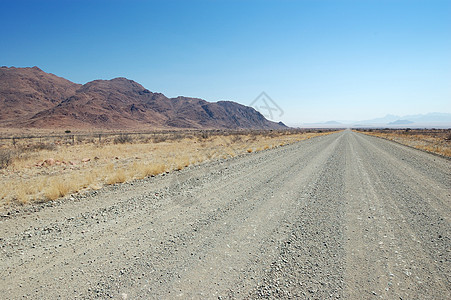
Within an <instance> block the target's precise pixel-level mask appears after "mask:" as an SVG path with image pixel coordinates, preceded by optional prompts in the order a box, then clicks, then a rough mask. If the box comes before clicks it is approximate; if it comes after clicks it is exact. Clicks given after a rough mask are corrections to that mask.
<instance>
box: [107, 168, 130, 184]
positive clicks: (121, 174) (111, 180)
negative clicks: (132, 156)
mask: <svg viewBox="0 0 451 300" xmlns="http://www.w3.org/2000/svg"><path fill="white" fill-rule="evenodd" d="M126 180H127V176H126V174H125V171H124V170H123V169H116V170H114V171H113V172H111V174H110V175H108V177H107V179H106V184H116V183H123V182H125V181H126Z"/></svg>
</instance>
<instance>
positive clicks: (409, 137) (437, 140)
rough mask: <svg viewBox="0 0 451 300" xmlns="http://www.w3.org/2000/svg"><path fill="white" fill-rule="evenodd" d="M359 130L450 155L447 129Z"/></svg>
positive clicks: (450, 144)
mask: <svg viewBox="0 0 451 300" xmlns="http://www.w3.org/2000/svg"><path fill="white" fill-rule="evenodd" d="M359 132H361V133H364V134H367V135H371V136H377V137H380V138H384V139H387V140H390V141H395V142H398V143H400V144H403V145H407V146H410V147H413V148H417V149H421V150H425V151H428V152H432V153H436V154H440V155H443V156H446V157H451V141H450V140H449V139H448V138H449V136H450V132H449V130H436V131H428V130H409V131H404V130H373V131H359Z"/></svg>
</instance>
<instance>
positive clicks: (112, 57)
mask: <svg viewBox="0 0 451 300" xmlns="http://www.w3.org/2000/svg"><path fill="white" fill-rule="evenodd" d="M0 10H1V11H2V12H5V13H4V14H3V15H2V18H0V26H1V28H2V47H0V66H2V65H5V66H16V67H31V66H39V67H40V68H41V69H43V70H46V71H47V72H50V73H54V74H58V75H59V76H62V77H64V78H67V79H69V80H70V81H72V82H75V83H79V84H85V83H87V82H89V81H92V80H94V79H98V78H103V79H112V78H115V77H126V78H128V79H132V80H134V81H136V82H139V83H141V84H142V85H143V86H145V87H146V88H148V89H149V90H151V91H153V92H160V93H164V94H165V95H167V96H168V97H176V96H179V95H184V96H192V97H199V98H202V99H206V100H208V101H219V100H231V101H236V102H239V103H241V104H244V105H250V104H251V103H253V101H254V100H255V98H256V97H257V96H259V95H260V94H261V93H262V92H266V94H267V95H268V96H269V97H270V98H271V99H272V100H273V102H274V103H276V104H277V106H278V107H279V108H280V110H279V111H280V112H283V113H282V114H274V115H273V120H274V121H283V122H285V123H287V124H298V123H313V122H327V121H333V120H335V121H339V120H355V121H359V120H369V119H374V118H378V117H382V116H385V115H386V114H394V115H397V116H401V117H402V119H404V117H403V116H406V115H416V114H426V113H430V112H439V113H451V84H450V82H451V38H450V37H451V17H450V12H451V1H445V0H430V1H423V0H399V1H385V0H381V1H349V0H342V1H339V0H322V1H285V0H281V1H269V0H248V1H238V0H230V1H206V0H203V1H200V0H193V1H180V0H179V1H177V0H175V1H105V0H102V1H86V0H79V1H56V0H52V1H50V0H42V1H22V0H17V1H2V2H1V3H0ZM261 106H264V105H261ZM407 120H408V119H407ZM395 121H397V120H393V121H391V122H395Z"/></svg>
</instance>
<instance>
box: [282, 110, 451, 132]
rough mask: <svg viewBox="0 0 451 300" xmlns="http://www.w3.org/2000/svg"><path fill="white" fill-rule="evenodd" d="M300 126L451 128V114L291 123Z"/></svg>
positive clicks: (386, 116) (436, 113) (435, 113)
mask: <svg viewBox="0 0 451 300" xmlns="http://www.w3.org/2000/svg"><path fill="white" fill-rule="evenodd" d="M290 125H292V126H299V127H321V128H330V127H332V128H344V127H393V128H400V127H407V126H408V127H414V128H434V127H435V128H449V127H451V114H450V113H438V112H432V113H427V114H417V115H405V116H397V115H392V114H388V115H385V116H384V117H380V118H374V119H369V120H363V121H350V120H346V121H342V120H340V121H327V122H322V123H304V124H297V125H295V124H290Z"/></svg>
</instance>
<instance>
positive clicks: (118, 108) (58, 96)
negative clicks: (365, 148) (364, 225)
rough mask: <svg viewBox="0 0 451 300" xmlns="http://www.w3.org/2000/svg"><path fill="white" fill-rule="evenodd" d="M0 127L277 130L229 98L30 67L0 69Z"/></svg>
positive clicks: (260, 115)
mask: <svg viewBox="0 0 451 300" xmlns="http://www.w3.org/2000/svg"><path fill="white" fill-rule="evenodd" d="M0 112H1V113H0V126H3V127H32V128H65V129H71V128H80V129H88V128H89V129H92V128H96V129H163V128H198V129H251V128H255V129H283V128H287V127H286V126H285V125H284V124H283V123H281V122H280V123H275V122H271V121H269V120H267V119H266V118H265V117H264V116H263V115H262V114H260V113H259V112H258V111H256V110H255V109H253V108H251V107H248V106H244V105H241V104H238V103H235V102H231V101H219V102H207V101H205V100H202V99H197V98H188V97H177V98H167V97H166V96H165V95H163V94H161V93H153V92H151V91H149V90H147V89H145V88H144V87H143V86H142V85H140V84H139V83H137V82H135V81H132V80H128V79H126V78H115V79H112V80H94V81H91V82H88V83H86V84H84V85H79V84H75V83H72V82H70V81H68V80H66V79H63V78H60V77H57V76H55V75H53V74H48V73H45V72H43V71H42V70H40V69H39V68H37V67H33V68H6V67H2V68H0Z"/></svg>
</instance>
